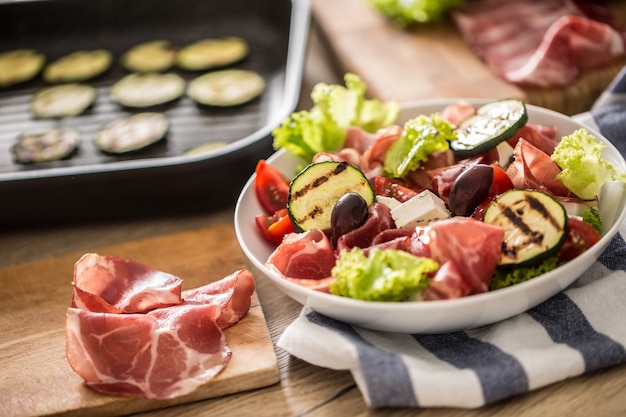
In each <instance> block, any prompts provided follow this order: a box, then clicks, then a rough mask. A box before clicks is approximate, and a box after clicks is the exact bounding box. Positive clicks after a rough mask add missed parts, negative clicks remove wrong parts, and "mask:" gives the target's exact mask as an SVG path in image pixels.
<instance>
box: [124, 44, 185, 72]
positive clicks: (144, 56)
mask: <svg viewBox="0 0 626 417" xmlns="http://www.w3.org/2000/svg"><path fill="white" fill-rule="evenodd" d="M177 52H178V51H177V48H176V47H175V46H174V45H173V44H172V43H171V42H169V41H166V40H154V41H148V42H144V43H141V44H139V45H135V46H133V47H132V48H130V49H129V50H128V51H126V52H125V53H124V55H122V57H121V58H120V62H121V64H122V66H123V67H124V68H126V69H127V70H128V71H132V72H162V71H167V70H168V69H170V68H172V67H173V66H174V62H176V54H177Z"/></svg>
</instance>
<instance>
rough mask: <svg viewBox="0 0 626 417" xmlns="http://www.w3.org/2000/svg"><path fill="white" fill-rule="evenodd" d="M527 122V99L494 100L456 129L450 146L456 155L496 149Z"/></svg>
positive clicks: (463, 155)
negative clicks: (524, 100)
mask: <svg viewBox="0 0 626 417" xmlns="http://www.w3.org/2000/svg"><path fill="white" fill-rule="evenodd" d="M527 121H528V113H527V112H526V105H525V104H524V102H522V101H520V100H516V99H506V100H499V101H494V102H491V103H488V104H485V105H484V106H482V107H480V108H478V110H477V111H476V114H475V115H473V116H470V117H468V118H467V119H465V120H463V121H462V122H461V123H460V125H459V127H458V128H457V129H456V130H455V133H456V136H457V138H456V139H455V140H453V141H451V142H450V148H452V150H453V151H454V154H455V156H457V158H470V157H473V156H477V155H480V154H482V153H485V152H487V151H489V150H491V149H493V148H495V147H496V146H497V145H498V144H500V143H501V142H503V141H505V140H507V139H509V138H511V137H512V136H513V135H514V134H515V132H517V131H518V130H519V129H520V128H521V127H522V126H524V125H525V124H526V122H527Z"/></svg>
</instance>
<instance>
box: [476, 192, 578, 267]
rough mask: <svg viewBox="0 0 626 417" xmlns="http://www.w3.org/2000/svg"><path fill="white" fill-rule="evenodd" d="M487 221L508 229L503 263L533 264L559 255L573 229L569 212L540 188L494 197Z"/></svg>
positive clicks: (487, 212)
mask: <svg viewBox="0 0 626 417" xmlns="http://www.w3.org/2000/svg"><path fill="white" fill-rule="evenodd" d="M483 221H484V222H485V223H489V224H492V225H496V226H500V227H502V228H503V229H504V242H503V243H502V251H501V253H500V261H499V266H511V267H513V266H515V267H521V266H532V265H536V264H538V263H539V262H541V261H543V260H544V259H546V258H548V257H550V256H552V255H555V254H556V253H557V252H558V251H559V249H560V248H561V246H562V245H563V242H564V241H565V239H566V237H567V234H568V233H569V226H568V219H567V212H566V211H565V208H564V207H563V205H562V204H561V203H559V202H558V201H557V200H555V199H554V198H553V197H552V196H550V195H549V194H547V193H544V192H543V191H538V190H520V189H513V190H509V191H506V192H504V193H503V194H501V195H500V196H499V197H497V198H496V199H495V200H494V201H492V202H491V203H490V204H489V206H487V209H486V210H485V215H484V218H483Z"/></svg>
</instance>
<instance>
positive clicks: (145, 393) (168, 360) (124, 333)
mask: <svg viewBox="0 0 626 417" xmlns="http://www.w3.org/2000/svg"><path fill="white" fill-rule="evenodd" d="M219 315H220V307H219V306H218V305H215V304H209V305H190V304H181V305H178V306H171V307H168V308H164V309H158V310H154V311H152V312H149V313H147V314H107V313H94V312H90V311H85V310H80V309H77V308H68V309H67V327H66V329H67V336H66V352H67V358H68V361H69V363H70V365H71V367H72V369H74V371H75V372H76V373H78V374H79V375H81V376H82V377H83V379H84V380H85V383H86V384H87V385H89V386H91V387H92V388H94V389H96V390H98V391H100V392H103V393H105V394H114V395H127V396H139V397H146V398H151V399H159V400H164V399H170V398H174V397H178V396H181V395H185V394H188V393H190V392H192V391H194V390H195V389H196V388H198V387H199V386H200V385H202V384H204V383H205V382H207V381H209V380H211V379H213V378H214V377H215V376H216V375H217V374H219V373H220V372H221V371H222V370H223V369H224V368H225V367H226V365H227V364H228V362H229V360H230V357H231V350H230V348H229V346H228V345H227V343H226V339H225V336H224V334H223V333H222V331H221V329H220V328H219V327H218V326H217V324H216V320H217V318H218V316H219Z"/></svg>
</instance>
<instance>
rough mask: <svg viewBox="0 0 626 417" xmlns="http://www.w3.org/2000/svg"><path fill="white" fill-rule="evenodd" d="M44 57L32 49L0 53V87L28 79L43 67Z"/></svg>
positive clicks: (33, 76)
mask: <svg viewBox="0 0 626 417" xmlns="http://www.w3.org/2000/svg"><path fill="white" fill-rule="evenodd" d="M45 62H46V57H45V56H44V54H41V53H39V52H37V51H35V50H33V49H16V50H14V51H9V52H4V53H1V54H0V88H1V87H9V86H12V85H15V84H20V83H23V82H26V81H30V80H32V79H33V78H35V76H37V74H39V72H40V71H41V69H42V68H43V66H44V64H45Z"/></svg>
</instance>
